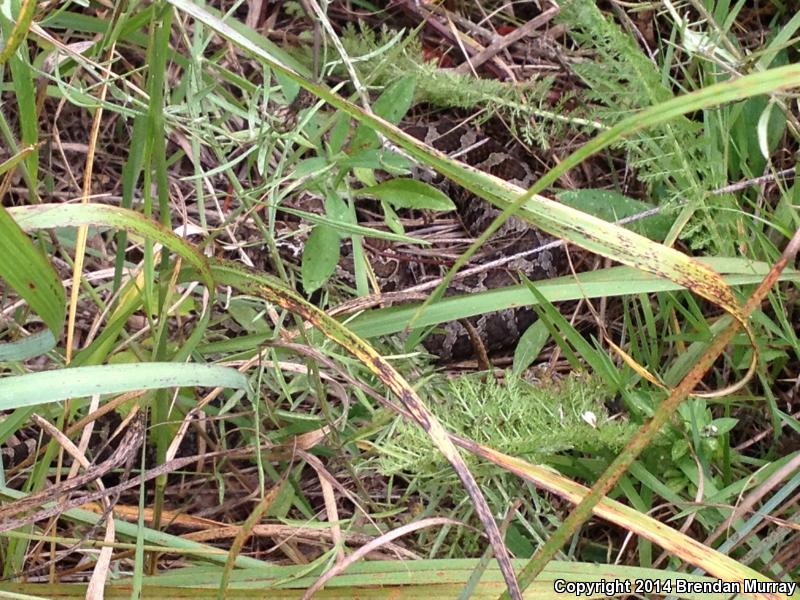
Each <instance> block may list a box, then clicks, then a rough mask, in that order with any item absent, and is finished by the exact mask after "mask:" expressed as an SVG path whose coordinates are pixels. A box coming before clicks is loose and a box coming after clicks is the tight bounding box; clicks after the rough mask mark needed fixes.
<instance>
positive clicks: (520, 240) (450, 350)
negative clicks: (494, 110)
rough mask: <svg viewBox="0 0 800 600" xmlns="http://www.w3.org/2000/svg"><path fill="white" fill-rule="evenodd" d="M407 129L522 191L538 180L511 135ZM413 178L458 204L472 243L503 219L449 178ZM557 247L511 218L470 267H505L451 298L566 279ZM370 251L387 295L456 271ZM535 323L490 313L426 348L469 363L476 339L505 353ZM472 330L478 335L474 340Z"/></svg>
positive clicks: (462, 127) (443, 126)
mask: <svg viewBox="0 0 800 600" xmlns="http://www.w3.org/2000/svg"><path fill="white" fill-rule="evenodd" d="M403 129H404V130H405V131H406V132H407V133H409V134H411V135H412V136H414V137H415V138H417V139H419V140H421V141H423V142H425V143H426V144H427V145H428V146H431V147H432V148H435V149H436V150H439V151H441V152H444V153H446V154H448V155H449V156H451V157H454V158H457V159H458V160H460V161H462V162H465V163H467V164H469V165H471V166H473V167H476V168H478V169H480V170H482V171H485V172H486V173H489V174H491V175H495V176H496V177H499V178H501V179H504V180H506V181H509V182H510V183H513V184H515V185H517V186H519V187H521V188H526V189H527V188H528V187H530V186H531V184H532V183H533V182H534V180H535V172H534V169H533V168H532V167H531V163H532V162H533V159H532V157H531V156H530V154H529V153H528V151H527V149H526V148H525V147H524V146H523V145H522V144H521V143H519V142H517V141H516V140H515V139H514V138H513V136H509V135H508V134H507V133H506V134H505V135H503V133H502V132H503V131H504V128H502V127H499V126H498V125H497V124H496V123H492V122H490V123H489V125H488V126H486V127H483V128H482V127H479V126H476V125H473V124H472V123H467V122H464V121H457V120H454V119H450V118H443V119H439V120H436V121H433V122H427V123H422V124H420V123H417V124H408V125H405V126H403ZM502 138H510V139H508V141H507V142H506V143H503V142H501V141H500V140H501V139H502ZM415 176H416V177H417V178H421V179H423V180H426V181H428V182H429V183H431V184H432V185H435V186H436V187H438V188H439V189H441V190H442V191H444V192H445V193H446V194H447V195H448V196H449V197H450V198H451V199H452V200H453V202H454V204H455V205H456V208H457V213H458V220H459V221H460V223H461V225H462V228H463V233H464V234H465V236H466V238H473V239H474V238H475V237H477V236H479V235H480V234H481V233H482V232H483V231H485V229H486V228H487V227H488V226H489V224H490V223H491V222H492V221H493V220H494V218H495V217H497V215H499V214H500V211H499V210H498V209H496V208H494V207H493V206H492V205H490V204H488V203H487V202H486V201H485V200H483V199H481V198H478V197H477V196H475V195H474V194H471V193H469V192H468V191H466V190H464V189H463V188H461V187H460V186H458V185H456V184H453V183H450V182H448V181H446V180H445V179H444V178H441V177H438V176H431V175H430V173H429V172H426V171H424V170H418V171H416V172H415ZM553 241H554V238H553V237H551V236H549V235H547V234H546V233H544V232H542V231H541V230H539V229H537V228H535V227H533V226H532V225H530V224H529V223H527V222H525V221H523V220H521V219H518V218H516V217H512V218H510V219H508V220H507V221H506V222H505V223H504V224H503V225H502V226H501V227H500V228H499V229H498V231H497V232H496V233H495V234H494V235H493V236H492V238H491V239H490V240H489V243H488V244H487V247H485V248H481V250H480V252H479V253H478V255H476V258H475V259H474V260H473V262H471V263H470V264H471V266H477V265H480V264H483V263H487V262H489V261H496V260H497V259H500V258H504V257H505V258H511V260H508V261H507V262H505V264H503V265H502V266H501V267H498V268H492V269H488V270H486V271H484V272H482V273H479V274H476V275H471V276H469V277H466V278H464V279H461V280H458V281H456V282H454V283H453V284H451V286H450V288H449V289H448V292H447V294H448V295H456V294H475V293H478V292H484V291H487V290H492V289H497V288H500V287H506V286H510V285H515V284H518V283H519V281H520V275H521V274H522V275H525V277H527V278H529V279H531V280H540V279H548V278H552V277H556V276H558V275H559V274H563V272H564V268H565V256H564V254H563V250H560V249H556V248H552V249H547V248H546V247H547V245H548V244H549V243H550V242H553ZM535 248H545V249H543V250H542V251H540V252H538V253H535V254H532V255H528V256H526V257H524V258H522V257H520V258H512V257H515V256H516V255H517V254H519V253H522V252H525V251H529V250H532V249H535ZM368 249H371V250H373V252H372V255H371V260H372V262H371V264H372V266H373V268H374V270H375V272H376V275H377V276H378V279H379V281H380V282H381V285H382V290H383V291H394V290H402V289H403V288H404V287H408V286H410V285H414V284H417V283H421V282H424V281H425V280H426V279H430V278H436V277H441V276H442V275H444V273H445V272H446V270H447V268H449V266H450V265H449V264H443V265H440V266H439V267H438V269H437V268H434V269H431V267H430V265H429V264H428V265H424V266H421V265H420V263H415V262H414V261H413V259H409V256H410V255H411V254H410V253H409V254H406V255H404V258H405V260H399V259H395V260H394V261H391V260H386V257H387V255H388V256H389V257H391V256H392V254H391V253H390V252H387V250H386V248H385V247H382V246H380V245H379V246H378V250H379V251H378V252H376V251H375V248H374V247H373V248H370V247H369V246H368ZM535 320H536V314H535V312H534V311H533V310H532V309H531V308H526V307H519V308H509V309H504V310H499V311H494V312H489V313H485V314H481V315H479V316H476V317H472V318H470V319H468V320H467V321H468V323H465V322H464V321H462V320H455V321H450V322H447V323H444V324H443V325H442V326H441V327H438V328H436V329H435V330H434V332H433V333H432V334H431V335H429V336H427V337H426V338H425V340H424V342H423V344H424V346H425V348H426V349H427V350H428V351H429V352H430V353H432V354H433V355H435V356H437V357H438V358H439V360H440V361H445V362H447V361H453V360H459V359H464V358H468V357H470V356H471V355H473V353H474V352H475V350H476V341H475V339H474V334H475V333H477V335H478V337H479V339H480V343H481V344H482V345H483V347H484V348H485V349H486V350H487V351H500V350H505V349H508V348H509V347H511V346H513V345H514V344H515V343H516V342H517V341H518V340H519V338H520V336H521V335H522V333H523V332H524V331H525V330H526V329H527V328H528V327H529V326H530V325H531V324H532V323H533V322H534V321H535ZM470 329H472V330H473V335H470Z"/></svg>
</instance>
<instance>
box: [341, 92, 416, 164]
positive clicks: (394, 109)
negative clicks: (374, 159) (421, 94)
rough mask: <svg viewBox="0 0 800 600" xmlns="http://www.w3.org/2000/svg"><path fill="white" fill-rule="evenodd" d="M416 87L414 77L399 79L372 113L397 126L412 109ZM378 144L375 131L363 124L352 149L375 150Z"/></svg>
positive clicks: (377, 103) (374, 105) (355, 137)
mask: <svg viewBox="0 0 800 600" xmlns="http://www.w3.org/2000/svg"><path fill="white" fill-rule="evenodd" d="M416 87H417V80H416V78H415V77H413V76H408V77H403V78H402V79H398V80H397V81H395V82H394V83H392V84H391V85H390V86H389V87H387V88H386V89H385V90H384V92H383V93H382V94H381V95H380V96H379V97H378V99H377V100H376V101H375V103H374V104H373V105H372V112H374V113H375V114H376V115H378V116H379V117H383V118H384V119H385V120H387V121H389V122H390V123H392V124H393V125H396V124H397V123H399V122H400V119H402V118H403V116H404V115H405V114H406V113H407V112H408V109H409V108H411V101H412V100H413V99H414V89H415V88H416ZM378 143H379V140H378V135H377V134H376V133H375V131H374V130H373V129H372V128H371V127H369V126H368V125H364V124H363V123H362V124H359V126H358V128H357V129H356V133H355V135H354V136H353V140H352V142H351V143H350V147H351V148H352V149H353V150H354V151H356V152H357V151H359V150H363V149H365V148H375V147H377V146H378Z"/></svg>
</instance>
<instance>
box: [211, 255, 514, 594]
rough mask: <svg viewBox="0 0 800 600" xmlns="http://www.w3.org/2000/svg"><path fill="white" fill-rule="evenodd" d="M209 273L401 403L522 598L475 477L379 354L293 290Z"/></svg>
mask: <svg viewBox="0 0 800 600" xmlns="http://www.w3.org/2000/svg"><path fill="white" fill-rule="evenodd" d="M211 269H212V273H213V275H214V278H215V280H216V281H217V283H219V284H221V285H230V286H233V287H235V288H237V289H238V290H240V291H242V292H244V293H246V294H250V295H253V296H258V297H260V298H263V299H265V300H268V301H269V302H272V303H274V304H277V305H278V306H281V307H282V308H284V309H286V310H288V311H290V312H292V313H294V314H296V315H299V316H300V317H302V318H303V319H304V320H305V321H306V322H308V323H310V324H311V325H313V326H314V327H315V328H316V329H318V330H319V331H320V332H322V333H323V334H324V335H325V336H326V337H328V338H329V339H331V340H332V341H334V342H336V343H337V344H339V345H340V346H341V347H342V348H344V349H345V350H347V351H348V352H350V353H351V354H352V355H353V356H355V357H356V358H357V359H359V360H360V361H361V362H362V363H363V364H364V365H365V366H366V367H367V368H368V369H369V370H370V371H372V373H374V374H375V375H376V376H377V377H378V378H379V379H380V380H381V381H382V382H383V383H384V385H386V387H388V388H389V389H390V390H392V392H394V393H395V394H396V395H397V397H398V398H400V401H401V402H402V403H403V406H404V407H405V408H406V410H407V411H408V414H409V415H410V416H411V418H412V419H413V420H414V421H415V422H416V423H417V424H418V425H419V426H420V427H422V428H423V429H424V430H425V432H426V433H427V434H428V435H429V436H430V438H431V440H432V441H433V443H434V444H435V445H436V447H437V448H438V449H439V451H440V452H441V453H442V454H443V455H444V457H445V458H446V459H447V460H448V461H449V462H450V464H451V465H452V466H453V469H454V470H455V471H456V473H457V474H458V476H459V478H460V479H461V482H462V484H463V485H464V488H465V489H466V491H467V494H469V497H470V498H471V500H472V502H473V503H474V505H475V512H476V513H477V515H478V517H479V518H480V521H481V524H482V525H483V527H484V529H485V531H486V534H487V536H488V537H489V541H490V542H491V544H492V548H493V549H494V553H495V557H496V559H497V562H498V565H499V567H500V570H501V571H502V572H503V576H504V578H505V580H506V585H507V586H508V591H509V593H510V595H511V597H512V598H521V597H522V596H521V593H520V591H519V588H518V586H517V581H516V577H515V575H514V570H513V569H512V567H511V563H510V561H509V556H508V551H507V550H506V547H505V545H504V544H503V538H502V536H501V535H500V530H499V529H498V526H497V523H495V520H494V518H493V517H492V513H491V511H490V509H489V506H488V504H487V503H486V500H485V498H484V497H483V494H482V493H481V491H480V488H479V487H478V484H477V482H476V481H475V478H474V477H473V476H472V473H470V471H469V469H468V468H467V465H466V464H465V463H464V459H463V457H462V456H461V455H460V454H459V452H458V450H457V449H456V447H455V446H454V445H453V443H452V442H451V441H450V438H449V436H448V433H447V431H446V430H445V429H444V427H442V425H441V423H439V421H438V420H437V419H436V417H434V415H433V414H432V413H431V412H430V411H429V410H428V408H427V407H426V406H425V404H424V403H423V402H422V400H421V399H420V397H419V396H418V395H417V393H416V392H415V391H414V389H413V387H412V386H411V385H410V384H409V383H408V382H407V381H406V380H405V379H404V378H403V376H402V375H400V373H398V372H397V371H396V370H395V368H394V367H393V366H392V365H391V364H390V363H389V362H388V361H387V360H386V359H384V358H383V357H382V356H381V355H380V354H378V353H377V352H376V351H375V350H374V349H373V348H372V346H370V345H369V344H368V343H366V342H365V341H364V340H362V339H361V338H360V337H358V336H356V335H354V334H353V332H351V331H350V330H349V329H348V328H347V327H345V326H344V325H342V324H341V323H339V322H338V321H337V320H336V319H334V318H332V317H330V316H328V315H327V314H325V312H323V311H322V310H320V309H319V308H317V307H316V306H314V305H313V304H310V303H308V302H307V301H306V300H304V299H303V298H302V297H300V296H299V295H298V294H297V293H296V292H294V291H293V290H290V289H288V288H287V287H286V286H285V285H284V284H283V283H282V282H281V281H279V280H277V279H275V278H273V277H270V276H268V275H265V274H261V273H257V272H255V271H251V270H249V269H246V268H245V267H242V266H240V265H238V264H236V263H232V262H228V261H221V260H214V261H212V262H211Z"/></svg>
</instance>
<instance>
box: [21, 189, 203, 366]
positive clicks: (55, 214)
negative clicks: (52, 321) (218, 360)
mask: <svg viewBox="0 0 800 600" xmlns="http://www.w3.org/2000/svg"><path fill="white" fill-rule="evenodd" d="M9 212H10V214H11V216H12V217H14V219H15V220H16V221H17V223H18V224H19V225H20V226H21V227H22V228H23V229H26V230H32V229H47V228H52V227H80V226H82V225H97V226H101V227H114V228H117V229H123V230H125V231H129V232H134V233H137V234H139V235H142V236H144V237H146V238H148V239H151V240H154V241H156V242H159V243H161V244H163V245H164V246H166V247H167V248H169V249H170V250H172V251H173V252H175V253H176V254H177V255H178V256H179V257H181V259H183V260H185V261H186V262H187V263H189V264H190V265H192V267H194V268H195V269H196V270H197V273H198V277H199V279H200V280H201V281H202V282H203V284H204V285H205V286H206V289H207V290H208V294H209V301H208V302H207V303H206V307H205V311H204V312H203V314H202V315H201V316H200V318H199V319H198V321H197V324H196V326H195V328H194V331H193V332H192V334H191V336H189V339H188V340H187V341H186V343H185V344H184V345H183V347H182V348H181V350H180V351H179V352H178V354H176V355H175V357H174V358H175V360H176V361H183V360H186V358H187V357H188V355H189V354H190V353H191V351H192V349H193V348H194V347H195V346H196V345H197V344H198V343H199V341H200V339H201V338H202V336H203V333H204V332H205V329H206V327H207V326H208V321H209V319H210V318H211V308H212V306H213V304H214V302H213V300H214V281H213V279H212V277H211V271H210V270H209V266H208V263H207V261H206V258H205V257H204V256H203V255H202V254H201V253H200V252H198V251H197V250H196V249H195V247H194V246H192V245H191V244H190V243H188V242H187V241H186V240H184V239H182V238H180V237H178V236H177V235H175V234H174V233H172V232H171V231H170V230H169V229H167V228H166V227H164V226H163V225H161V224H160V223H157V222H155V221H152V220H150V219H147V218H146V217H143V216H142V215H140V214H139V213H137V212H134V211H132V210H128V209H125V208H118V207H116V206H106V205H104V204H38V205H36V206H18V207H14V208H11V209H9ZM62 310H63V302H62Z"/></svg>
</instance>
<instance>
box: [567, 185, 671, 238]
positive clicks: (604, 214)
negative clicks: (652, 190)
mask: <svg viewBox="0 0 800 600" xmlns="http://www.w3.org/2000/svg"><path fill="white" fill-rule="evenodd" d="M556 197H557V198H558V201H559V202H561V203H562V204H566V205H567V206H569V207H571V208H576V209H578V210H581V211H583V212H585V213H589V214H590V215H593V216H595V217H599V218H601V219H603V220H605V221H608V222H609V223H613V222H614V221H618V220H619V219H624V218H625V217H631V216H633V215H636V214H638V213H641V212H644V211H646V210H650V209H651V208H653V206H652V205H650V204H647V203H645V202H642V201H641V200H634V199H633V198H629V197H628V196H625V195H623V194H620V193H619V192H615V191H613V190H600V189H593V188H587V189H581V190H569V191H566V192H561V193H559V194H556ZM671 225H672V223H671V222H670V219H669V218H667V217H666V216H664V215H660V214H657V215H651V216H649V217H645V218H643V219H641V220H639V221H633V222H631V223H628V224H626V225H624V227H625V228H627V229H630V230H631V231H635V232H636V233H638V234H640V235H643V236H645V237H648V238H650V239H651V240H654V241H662V240H663V239H664V238H665V237H666V236H667V233H668V232H669V228H670V226H671Z"/></svg>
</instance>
